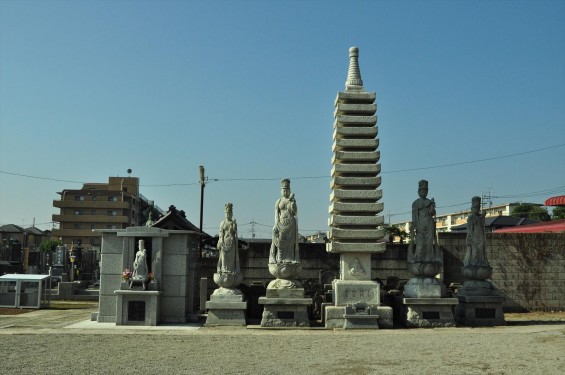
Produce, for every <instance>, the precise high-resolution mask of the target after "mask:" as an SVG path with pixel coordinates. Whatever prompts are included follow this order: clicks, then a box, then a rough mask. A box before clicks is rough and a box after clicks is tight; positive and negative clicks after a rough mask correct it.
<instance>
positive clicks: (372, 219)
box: [329, 215, 384, 227]
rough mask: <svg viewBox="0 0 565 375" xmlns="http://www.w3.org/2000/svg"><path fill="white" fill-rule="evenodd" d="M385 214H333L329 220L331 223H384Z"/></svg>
mask: <svg viewBox="0 0 565 375" xmlns="http://www.w3.org/2000/svg"><path fill="white" fill-rule="evenodd" d="M383 223H384V217H383V216H344V215H332V216H331V217H330V220H329V224H330V225H335V226H338V225H372V226H375V227H376V226H378V225H383Z"/></svg>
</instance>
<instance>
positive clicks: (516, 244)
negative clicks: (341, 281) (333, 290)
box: [195, 233, 565, 311]
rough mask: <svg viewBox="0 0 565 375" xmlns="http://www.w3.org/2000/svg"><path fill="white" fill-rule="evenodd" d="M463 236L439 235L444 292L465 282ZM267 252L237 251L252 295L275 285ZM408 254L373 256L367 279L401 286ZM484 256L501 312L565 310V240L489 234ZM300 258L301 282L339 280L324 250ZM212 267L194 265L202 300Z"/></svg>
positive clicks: (209, 262)
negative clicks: (395, 279)
mask: <svg viewBox="0 0 565 375" xmlns="http://www.w3.org/2000/svg"><path fill="white" fill-rule="evenodd" d="M465 236H466V235H465V234H461V233H439V244H440V247H441V248H442V250H443V254H444V256H443V258H444V259H443V260H444V270H443V274H442V276H443V280H444V283H445V284H446V285H447V286H449V285H450V284H451V283H459V284H462V283H463V282H464V280H463V278H462V276H461V267H462V266H463V258H464V256H465V251H466V250H465ZM269 249H270V243H266V242H252V243H250V247H249V249H247V250H241V251H240V264H241V271H242V273H243V276H244V280H243V284H245V285H246V286H248V287H249V286H251V285H255V286H256V289H257V290H255V291H252V292H253V293H260V290H261V288H264V287H265V286H266V285H267V284H268V283H269V282H270V281H271V280H273V279H274V277H273V276H272V275H271V274H270V273H269V271H268V269H267V263H268V254H269ZM407 250H408V245H406V244H387V249H386V251H385V252H384V253H381V254H373V255H372V257H371V267H372V272H371V278H372V279H373V280H375V279H379V280H381V281H382V282H383V283H384V282H386V279H387V278H388V277H392V276H394V277H398V278H399V279H400V281H401V282H402V281H407V280H408V279H410V278H411V274H410V273H409V272H408V271H407V269H406V257H407ZM487 256H488V259H489V261H490V264H491V266H492V267H493V275H492V281H493V283H494V285H495V286H496V287H497V288H498V289H499V290H500V291H502V292H503V294H504V295H505V296H506V302H505V304H504V309H505V311H524V310H565V234H545V233H544V234H520V235H516V234H488V237H487ZM300 257H301V261H302V266H303V271H302V281H303V282H306V281H307V280H310V281H312V282H315V283H317V284H324V283H327V281H328V280H327V278H329V279H331V275H332V272H333V274H334V275H336V277H339V255H338V254H329V253H327V252H326V249H325V244H317V243H302V244H300ZM216 263H217V259H216V258H203V259H201V260H200V264H199V269H198V274H197V279H198V280H199V278H200V277H206V278H208V291H207V296H206V297H207V300H209V296H210V294H211V293H212V292H213V291H214V289H216V288H217V285H215V284H214V282H213V280H212V275H213V274H214V272H216ZM198 288H199V285H195V295H199V289H198ZM195 306H197V305H195Z"/></svg>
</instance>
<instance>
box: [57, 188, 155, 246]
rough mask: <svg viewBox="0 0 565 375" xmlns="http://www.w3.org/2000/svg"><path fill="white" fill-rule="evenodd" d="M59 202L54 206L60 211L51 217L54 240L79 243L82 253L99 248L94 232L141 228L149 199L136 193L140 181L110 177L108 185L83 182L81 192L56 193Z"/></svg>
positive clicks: (66, 190) (71, 190)
mask: <svg viewBox="0 0 565 375" xmlns="http://www.w3.org/2000/svg"><path fill="white" fill-rule="evenodd" d="M57 194H59V195H60V196H61V199H60V200H54V201H53V207H56V208H58V209H60V212H59V214H54V215H53V221H55V222H58V223H59V228H58V229H53V233H52V235H53V237H56V238H61V239H62V241H63V243H64V244H72V243H74V244H77V243H82V245H83V248H84V249H85V250H89V249H99V248H100V241H101V236H100V234H99V233H96V232H93V231H92V230H93V229H123V228H126V227H131V226H138V225H143V224H144V223H145V218H144V216H143V211H144V210H145V209H147V208H148V207H149V202H148V200H147V199H146V198H145V197H143V196H142V195H141V194H140V193H139V178H137V177H110V178H109V179H108V183H86V184H84V185H83V187H82V189H78V190H74V189H65V190H63V191H61V192H58V193H57Z"/></svg>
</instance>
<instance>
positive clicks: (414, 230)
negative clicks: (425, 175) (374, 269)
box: [402, 180, 457, 327]
mask: <svg viewBox="0 0 565 375" xmlns="http://www.w3.org/2000/svg"><path fill="white" fill-rule="evenodd" d="M418 195H419V196H420V197H419V198H418V199H416V200H415V201H414V203H413V204H412V222H411V224H410V243H409V245H408V259H407V260H408V271H410V273H412V274H413V275H414V277H412V278H411V279H410V280H408V282H407V283H406V284H405V285H404V298H402V306H403V309H402V317H403V320H404V323H405V325H406V326H407V327H450V326H455V322H454V320H453V312H452V306H453V305H456V304H457V298H446V290H445V284H443V283H442V282H441V280H439V279H438V278H436V275H437V274H439V272H440V270H441V267H442V264H443V259H442V253H441V250H440V248H439V246H438V243H437V235H436V222H435V214H436V210H435V207H436V206H435V201H434V199H433V198H432V199H428V198H427V196H428V181H426V180H421V181H420V182H419V183H418Z"/></svg>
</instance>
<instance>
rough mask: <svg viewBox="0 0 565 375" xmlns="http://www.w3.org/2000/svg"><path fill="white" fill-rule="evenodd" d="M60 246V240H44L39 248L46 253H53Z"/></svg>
mask: <svg viewBox="0 0 565 375" xmlns="http://www.w3.org/2000/svg"><path fill="white" fill-rule="evenodd" d="M59 245H61V241H59V240H43V241H41V243H40V244H39V248H40V249H41V251H42V252H44V253H52V252H53V251H55V249H56V248H57V246H59Z"/></svg>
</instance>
